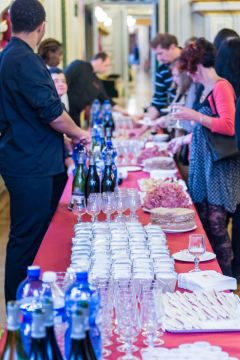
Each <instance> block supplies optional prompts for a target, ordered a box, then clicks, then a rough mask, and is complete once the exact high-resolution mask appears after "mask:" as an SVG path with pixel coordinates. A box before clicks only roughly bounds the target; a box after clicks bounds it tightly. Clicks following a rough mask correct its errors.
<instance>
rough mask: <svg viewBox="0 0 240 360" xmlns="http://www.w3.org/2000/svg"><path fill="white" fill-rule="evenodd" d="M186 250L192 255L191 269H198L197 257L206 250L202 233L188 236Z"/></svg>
mask: <svg viewBox="0 0 240 360" xmlns="http://www.w3.org/2000/svg"><path fill="white" fill-rule="evenodd" d="M188 251H189V253H190V254H192V255H193V256H194V269H193V270H191V272H193V271H200V268H199V257H200V256H201V255H203V254H204V253H205V251H206V245H205V241H204V235H201V234H199V235H197V234H193V235H190V236H189V243H188Z"/></svg>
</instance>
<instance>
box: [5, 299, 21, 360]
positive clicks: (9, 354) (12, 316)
mask: <svg viewBox="0 0 240 360" xmlns="http://www.w3.org/2000/svg"><path fill="white" fill-rule="evenodd" d="M0 359H1V360H27V359H28V357H27V355H26V354H25V351H24V348H23V344H22V339H21V334H20V311H19V306H18V304H17V303H16V302H15V301H10V302H8V304H7V338H6V343H5V345H4V348H3V352H2V355H1V357H0Z"/></svg>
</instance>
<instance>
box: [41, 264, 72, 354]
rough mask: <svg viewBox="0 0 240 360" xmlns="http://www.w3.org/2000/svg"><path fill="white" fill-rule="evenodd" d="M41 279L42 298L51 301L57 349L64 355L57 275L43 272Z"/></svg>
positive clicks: (62, 304)
mask: <svg viewBox="0 0 240 360" xmlns="http://www.w3.org/2000/svg"><path fill="white" fill-rule="evenodd" d="M42 279H43V292H42V298H43V299H47V298H49V299H52V301H53V320H54V331H55V335H56V339H57V342H58V345H59V348H60V350H61V352H62V354H64V335H65V331H66V328H67V322H66V320H67V319H66V309H65V300H64V293H63V291H62V290H61V289H60V287H59V286H58V285H57V284H56V280H57V274H56V273H55V272H54V271H46V272H44V273H43V277H42Z"/></svg>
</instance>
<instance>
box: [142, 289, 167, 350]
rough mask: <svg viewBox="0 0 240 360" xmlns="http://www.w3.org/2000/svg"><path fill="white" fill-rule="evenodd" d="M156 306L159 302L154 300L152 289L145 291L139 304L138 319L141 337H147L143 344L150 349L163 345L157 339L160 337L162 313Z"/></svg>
mask: <svg viewBox="0 0 240 360" xmlns="http://www.w3.org/2000/svg"><path fill="white" fill-rule="evenodd" d="M158 305H159V301H156V299H155V295H154V289H149V290H145V291H144V292H143V294H142V299H141V302H140V309H141V310H140V319H141V326H142V329H143V330H144V332H143V336H146V337H147V339H146V340H144V341H143V342H144V344H146V345H148V346H150V347H154V346H159V345H162V344H164V341H163V340H162V339H160V338H159V336H160V335H162V333H159V330H160V329H161V328H162V315H161V314H162V312H160V311H159V309H158V308H157V306H158ZM160 315H161V316H160Z"/></svg>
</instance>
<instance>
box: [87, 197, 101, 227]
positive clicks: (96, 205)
mask: <svg viewBox="0 0 240 360" xmlns="http://www.w3.org/2000/svg"><path fill="white" fill-rule="evenodd" d="M100 211H101V194H99V193H92V194H90V195H89V197H88V199H87V213H88V214H89V215H91V217H92V222H95V221H97V216H98V214H99V213H100Z"/></svg>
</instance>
